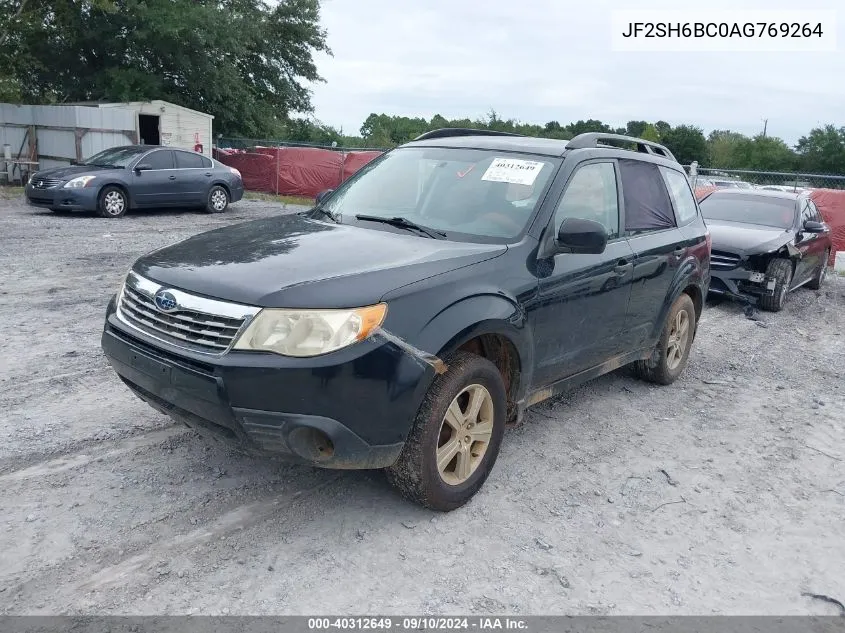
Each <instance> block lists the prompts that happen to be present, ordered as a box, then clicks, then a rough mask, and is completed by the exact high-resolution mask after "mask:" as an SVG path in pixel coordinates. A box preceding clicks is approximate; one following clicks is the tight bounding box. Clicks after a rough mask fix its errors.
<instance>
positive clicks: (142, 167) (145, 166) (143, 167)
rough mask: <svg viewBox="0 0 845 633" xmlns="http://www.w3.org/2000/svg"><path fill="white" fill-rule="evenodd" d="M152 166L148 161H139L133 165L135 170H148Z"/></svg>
mask: <svg viewBox="0 0 845 633" xmlns="http://www.w3.org/2000/svg"><path fill="white" fill-rule="evenodd" d="M152 168H153V166H152V165H150V164H149V163H140V164H138V165H135V171H150V170H151V169H152Z"/></svg>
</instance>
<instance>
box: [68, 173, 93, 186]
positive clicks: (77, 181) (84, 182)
mask: <svg viewBox="0 0 845 633" xmlns="http://www.w3.org/2000/svg"><path fill="white" fill-rule="evenodd" d="M94 178H96V176H79V177H78V178H74V179H73V180H69V181H67V182H66V183H65V186H64V188H65V189H82V187H87V186H88V183H89V182H91V181H92V180H94Z"/></svg>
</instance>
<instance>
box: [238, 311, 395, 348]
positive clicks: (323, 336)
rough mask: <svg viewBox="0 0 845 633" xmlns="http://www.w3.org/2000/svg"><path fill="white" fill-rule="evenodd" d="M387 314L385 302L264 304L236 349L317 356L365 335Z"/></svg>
mask: <svg viewBox="0 0 845 633" xmlns="http://www.w3.org/2000/svg"><path fill="white" fill-rule="evenodd" d="M386 314H387V305H386V304H384V303H380V304H378V305H374V306H368V307H365V308H353V309H348V310H287V309H278V308H265V309H264V310H262V311H261V312H259V313H258V314H257V315H256V317H255V318H254V319H253V320H252V323H250V324H249V326H247V328H246V330H244V332H243V334H241V335H240V337H239V338H238V341H237V342H236V343H235V349H240V350H258V351H265V352H275V353H276V354H281V355H283V356H299V357H304V356H319V355H320V354H327V353H329V352H333V351H335V350H338V349H341V348H344V347H347V346H348V345H352V344H353V343H355V342H356V341H361V340H363V339H365V338H367V337H368V336H369V335H370V334H372V333H373V331H374V330H375V329H376V328H378V327H379V326H380V325H381V324H382V323H383V322H384V317H385V315H386Z"/></svg>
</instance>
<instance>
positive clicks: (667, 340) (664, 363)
mask: <svg viewBox="0 0 845 633" xmlns="http://www.w3.org/2000/svg"><path fill="white" fill-rule="evenodd" d="M695 327H696V321H695V305H694V304H693V302H692V299H691V298H690V296H689V295H688V294H686V293H684V294H682V295H681V296H680V297H678V298H677V299H675V303H673V304H672V307H671V308H670V309H669V314H668V315H666V322H665V323H664V325H663V332H661V334H660V340H658V342H657V347H655V349H654V352H653V353H652V355H651V358H649V359H647V360H638V361H637V362H636V363H634V371H635V372H636V373H637V375H638V376H639V377H640V378H642V379H643V380H647V381H649V382H656V383H658V384H661V385H670V384H672V383H673V382H675V380H677V379H678V376H680V375H681V372H683V371H684V368H685V367H686V366H687V361H688V360H689V352H690V348H691V347H692V341H693V339H694V338H695Z"/></svg>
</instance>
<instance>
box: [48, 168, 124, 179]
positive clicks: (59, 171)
mask: <svg viewBox="0 0 845 633" xmlns="http://www.w3.org/2000/svg"><path fill="white" fill-rule="evenodd" d="M102 171H123V170H122V169H119V168H115V167H94V166H91V165H71V166H70V167H53V168H52V169H42V170H41V171H39V172H38V173H36V174H35V177H34V178H32V180H38V179H39V178H58V179H59V180H70V179H71V178H73V177H75V176H82V175H85V174H94V173H97V172H102Z"/></svg>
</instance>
